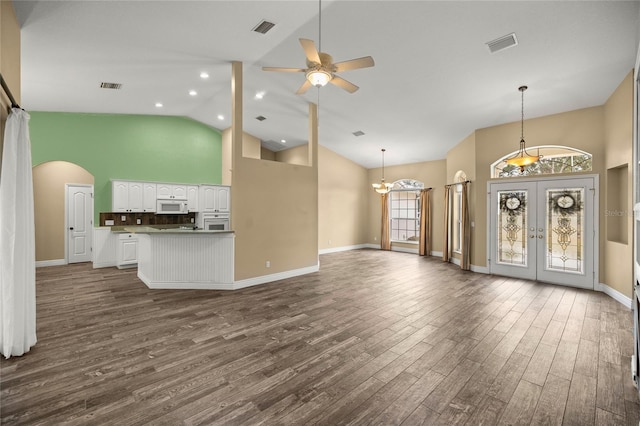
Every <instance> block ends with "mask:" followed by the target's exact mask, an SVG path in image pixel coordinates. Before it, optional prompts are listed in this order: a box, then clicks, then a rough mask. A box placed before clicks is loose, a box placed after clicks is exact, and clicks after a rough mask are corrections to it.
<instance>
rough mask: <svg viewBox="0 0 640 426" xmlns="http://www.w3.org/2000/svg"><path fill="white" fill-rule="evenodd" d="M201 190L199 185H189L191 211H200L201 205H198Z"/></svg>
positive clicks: (188, 206) (188, 194)
mask: <svg viewBox="0 0 640 426" xmlns="http://www.w3.org/2000/svg"><path fill="white" fill-rule="evenodd" d="M199 192H200V191H199V188H198V185H187V210H189V211H190V212H197V211H200V206H199V205H198V198H199V197H198V195H199V194H198V193H199Z"/></svg>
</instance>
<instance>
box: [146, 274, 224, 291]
mask: <svg viewBox="0 0 640 426" xmlns="http://www.w3.org/2000/svg"><path fill="white" fill-rule="evenodd" d="M138 278H140V281H142V282H143V283H145V285H146V286H147V287H149V288H151V289H164V290H235V288H234V285H233V284H232V283H211V282H189V283H185V282H170V281H152V280H150V279H149V278H148V277H147V276H145V275H144V274H143V273H142V272H140V270H139V269H138Z"/></svg>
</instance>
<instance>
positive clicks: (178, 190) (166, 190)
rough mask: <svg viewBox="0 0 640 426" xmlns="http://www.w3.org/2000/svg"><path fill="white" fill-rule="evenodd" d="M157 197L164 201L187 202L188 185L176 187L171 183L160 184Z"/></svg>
mask: <svg viewBox="0 0 640 426" xmlns="http://www.w3.org/2000/svg"><path fill="white" fill-rule="evenodd" d="M157 189H158V190H157V196H158V198H160V199H163V200H170V199H176V200H186V199H187V185H175V184H170V183H159V184H158V186H157Z"/></svg>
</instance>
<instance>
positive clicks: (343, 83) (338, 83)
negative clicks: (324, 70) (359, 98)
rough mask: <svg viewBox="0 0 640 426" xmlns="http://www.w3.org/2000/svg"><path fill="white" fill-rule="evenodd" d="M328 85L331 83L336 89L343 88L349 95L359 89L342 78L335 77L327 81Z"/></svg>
mask: <svg viewBox="0 0 640 426" xmlns="http://www.w3.org/2000/svg"><path fill="white" fill-rule="evenodd" d="M329 83H333V84H335V85H336V86H338V87H341V88H343V89H344V90H346V91H347V92H349V93H353V92H355V91H356V90H358V89H359V87H358V86H356V85H355V84H353V83H351V82H350V81H347V80H345V79H344V78H342V77H338V76H337V75H334V76H333V78H332V79H331V80H329Z"/></svg>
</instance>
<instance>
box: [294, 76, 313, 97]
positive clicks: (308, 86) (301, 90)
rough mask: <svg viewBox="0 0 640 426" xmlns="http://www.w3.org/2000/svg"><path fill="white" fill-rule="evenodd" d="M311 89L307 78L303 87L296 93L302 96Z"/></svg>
mask: <svg viewBox="0 0 640 426" xmlns="http://www.w3.org/2000/svg"><path fill="white" fill-rule="evenodd" d="M310 87H311V82H310V81H309V80H307V79H306V78H305V79H304V83H302V86H300V88H299V89H298V91H297V92H296V95H302V94H303V93H305V92H306V91H307V90H309V88H310Z"/></svg>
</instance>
